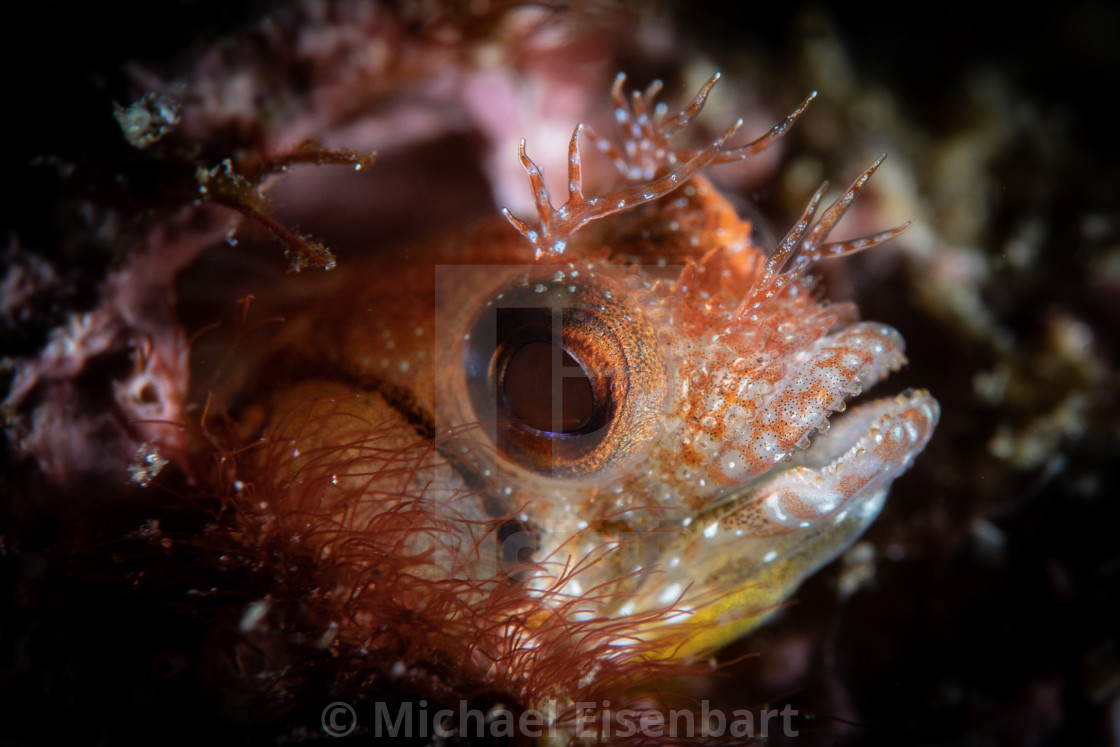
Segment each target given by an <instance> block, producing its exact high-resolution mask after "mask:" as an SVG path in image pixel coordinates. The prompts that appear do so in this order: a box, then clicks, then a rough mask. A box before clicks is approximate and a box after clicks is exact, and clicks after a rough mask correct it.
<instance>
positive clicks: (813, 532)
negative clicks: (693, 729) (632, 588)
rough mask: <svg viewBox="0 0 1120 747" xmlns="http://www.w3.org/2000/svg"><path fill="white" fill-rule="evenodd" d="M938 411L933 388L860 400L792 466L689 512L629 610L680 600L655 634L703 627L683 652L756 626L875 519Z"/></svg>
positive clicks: (710, 645) (707, 646)
mask: <svg viewBox="0 0 1120 747" xmlns="http://www.w3.org/2000/svg"><path fill="white" fill-rule="evenodd" d="M939 415H940V409H939V407H938V404H937V401H936V400H935V399H933V397H931V396H930V394H929V393H928V392H927V391H925V390H918V391H913V392H908V393H904V394H901V395H898V396H896V397H891V398H884V399H878V400H874V401H872V402H869V403H866V404H863V405H861V406H859V407H856V408H853V409H852V410H851V411H850V412H848V413H846V414H845V415H844V416H842V417H840V418H838V419H837V422H836V425H834V426H833V427H832V428H831V429H830V431H829V432H828V433H826V434H822V435H820V436H818V437H817V439H816V441H815V443H814V445H813V447H812V448H811V449H808V450H806V451H804V452H802V453H801V454H799V455H798V457H797V458H795V459H794V460H793V466H791V467H790V468H788V469H785V470H781V471H778V472H776V473H775V474H773V475H772V476H769V477H767V478H763V479H762V480H760V481H759V482H758V484H756V485H752V486H749V487H746V488H744V489H742V490H739V491H737V492H736V493H734V494H732V495H731V496H730V497H728V498H726V499H725V500H723V501H721V502H720V503H719V504H718V505H716V506H713V507H711V508H710V509H708V510H706V511H704V512H702V513H700V514H699V515H697V516H695V517H694V518H692V519H691V520H689V521H688V522H687V526H686V527H685V528H684V529H683V531H682V532H680V533H679V534H678V536H677V537H676V538H675V539H674V540H672V541H671V542H669V543H668V545H667V547H665V548H664V549H663V550H661V551H660V552H659V553H658V555H659V558H660V560H659V562H658V563H657V565H656V566H654V567H651V568H650V569H649V570H650V573H649V574H648V575H647V576H646V578H645V580H644V581H643V583H642V584H641V586H640V587H639V588H638V589H637V591H636V593H635V595H634V597H633V598H631V599H628V600H627V601H626V602H625V603H624V604H623V605H621V607H622V609H623V611H624V612H625V613H627V614H640V613H643V612H646V611H648V610H650V609H654V608H657V607H658V606H665V605H666V604H674V605H675V606H676V608H677V610H678V612H679V614H677V615H674V616H671V617H670V618H669V619H668V620H667V621H666V622H665V623H662V624H661V625H660V626H658V627H656V628H655V629H653V630H651V631H650V632H649V635H651V636H652V637H657V636H658V635H661V634H663V633H664V632H665V631H666V630H667V629H669V628H672V627H676V626H678V625H680V626H686V627H688V628H691V629H694V633H693V635H691V636H689V637H688V638H687V639H686V640H687V641H688V643H687V645H686V646H685V648H684V649H681V648H679V647H678V648H677V654H678V655H684V654H686V653H691V652H699V651H703V650H707V649H712V648H714V647H716V646H718V645H720V644H722V643H726V642H728V641H730V640H734V639H735V638H736V637H738V636H740V635H742V634H744V633H746V632H748V631H749V630H751V629H752V628H754V627H756V626H757V625H758V624H760V623H761V622H763V621H764V620H765V619H766V618H767V617H768V616H769V615H770V614H771V613H773V612H774V611H775V610H776V609H777V608H778V607H779V605H780V604H781V603H782V602H783V601H784V600H785V599H786V598H788V597H789V595H790V594H791V593H792V592H793V591H794V590H795V589H796V588H797V587H798V586H799V585H800V584H801V582H802V581H803V580H804V579H805V578H807V577H808V576H810V575H812V574H813V573H814V572H816V571H817V570H818V569H819V568H820V567H821V566H823V565H825V564H827V563H828V562H830V561H831V560H833V559H834V558H835V557H836V556H837V555H839V554H840V553H841V552H843V551H844V550H846V549H847V548H848V547H849V546H850V545H851V544H852V543H853V542H855V540H856V539H857V538H858V537H859V536H860V535H861V534H862V533H863V532H864V530H865V529H867V527H868V526H870V524H871V523H872V522H873V521H874V520H875V518H876V517H877V516H878V515H879V511H880V509H881V508H882V506H883V504H884V502H885V500H886V496H887V493H888V491H889V490H890V486H891V483H892V482H893V481H894V480H895V479H896V478H897V477H898V476H899V475H901V474H902V473H903V472H905V471H906V470H907V469H909V467H910V465H911V463H912V462H913V460H914V458H915V456H916V455H917V454H918V453H920V452H921V451H922V449H923V448H925V445H926V443H927V442H928V441H929V438H930V436H931V435H932V434H933V430H934V427H935V426H936V425H937V421H938V417H939ZM676 589H679V590H681V591H680V593H679V594H674V593H673V590H676ZM667 590H668V592H669V593H667ZM685 590H687V593H685Z"/></svg>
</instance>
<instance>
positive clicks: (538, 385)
mask: <svg viewBox="0 0 1120 747" xmlns="http://www.w3.org/2000/svg"><path fill="white" fill-rule="evenodd" d="M502 391H503V392H504V393H505V397H506V402H508V403H509V407H510V410H512V411H513V415H514V417H516V418H517V419H518V420H521V421H522V422H524V423H525V424H526V425H528V426H529V427H531V428H536V429H537V430H539V431H548V432H550V433H574V432H576V431H579V430H580V429H582V428H583V427H584V426H586V425H587V424H588V423H589V422H590V421H591V416H592V415H593V414H594V412H595V402H594V396H593V395H592V393H591V380H590V379H589V378H587V374H586V373H584V370H583V368H582V367H581V366H580V365H579V363H578V362H576V359H575V358H573V357H572V356H570V355H568V353H566V352H565V351H564V350H563V349H561V348H558V347H556V346H555V345H552V344H550V343H547V342H527V343H525V344H524V345H522V346H521V347H519V348H518V349H517V350H515V351H514V352H513V354H512V355H511V356H510V357H509V361H508V362H507V363H506V369H505V375H504V377H503V379H502Z"/></svg>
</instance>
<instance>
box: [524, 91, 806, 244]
mask: <svg viewBox="0 0 1120 747" xmlns="http://www.w3.org/2000/svg"><path fill="white" fill-rule="evenodd" d="M718 80H719V73H716V74H715V75H713V76H712V77H711V78H709V79H708V81H707V82H706V83H705V84H704V85H703V86H702V87H701V88H700V90H699V92H697V94H696V96H695V97H694V98H693V100H692V103H690V104H689V105H688V106H687V107H685V108H684V109H682V110H681V111H679V112H678V113H676V114H674V115H673V116H668V114H667V112H668V109H667V108H666V107H665V106H664V104H658V105H656V106H654V103H653V100H654V98H655V97H656V96H657V94H658V93H659V92H660V90H661V87H662V84H661V81H659V80H655V81H653V83H651V84H650V85H649V87H648V88H647V89H646V91H645V93H639V92H638V91H634V92H633V94H632V95H631V100H630V101H629V102H627V101H626V99H625V97H624V96H623V93H622V86H623V85H624V84H625V82H626V75H625V74H624V73H619V74H618V76H617V77H616V78H615V81H614V86H613V87H612V89H611V99H612V101H613V102H614V105H615V123H616V124H617V126H618V130H619V132H620V134H621V135H622V139H623V143H624V146H623V150H621V151H620V150H618V149H617V148H616V147H615V146H614V144H613V143H611V142H610V141H609V140H606V139H605V138H602V137H600V136H598V135H596V134H594V133H593V132H591V131H590V130H589V131H588V136H589V137H591V139H592V141H593V142H594V143H595V145H596V147H597V148H598V150H600V151H602V152H604V153H606V154H607V155H608V156H609V157H610V158H611V159H612V160H613V161H614V163H615V166H616V167H617V168H618V170H619V171H620V172H622V175H623V176H624V177H626V178H627V179H628V180H630V181H641V182H642V183H640V184H637V185H635V186H632V187H628V188H625V189H621V190H618V191H616V192H611V193H610V194H606V195H602V196H600V197H592V198H590V199H587V198H585V197H584V196H583V193H582V176H581V168H580V151H579V135H580V132H582V130H583V125H582V124H580V125H578V126H576V128H575V131H574V132H573V133H572V139H571V141H570V142H569V144H568V201H567V202H566V203H564V204H563V205H561V206H560V207H559V208H554V207H553V206H552V200H551V198H550V196H549V193H548V189H547V188H546V187H545V185H544V179H543V178H542V177H541V171H540V167H538V166H537V164H535V163H534V162H533V161H532V160H531V159H530V158H529V157H528V156H527V155H526V153H525V141H524V140H522V141H521V148H520V158H521V165H522V167H523V168H524V169H525V173H526V174H527V175H528V176H529V183H530V185H531V188H532V190H533V199H534V201H535V202H536V205H537V213H538V215H539V216H540V221H541V225H540V228H539V229H536V228H533V227H532V226H530V225H529V224H528V223H526V222H525V221H522V220H520V219H519V218H517V217H515V216H514V215H513V214H512V213H510V212H509V210H506V209H503V210H502V214H503V215H505V217H506V218H507V219H508V220H509V222H510V223H512V224H513V226H514V227H515V228H516V229H517V230H518V231H520V232H521V235H522V236H524V237H525V238H526V239H528V240H529V243H531V244H532V245H533V249H534V250H535V257H536V259H538V260H540V259H542V258H545V257H553V258H556V257H559V256H560V255H562V254H563V253H564V249H565V248H566V247H567V245H568V241H569V239H570V237H571V235H572V234H573V233H575V232H576V231H577V230H578V229H579V227H580V226H582V225H583V224H585V223H587V222H588V221H592V220H595V219H597V218H602V217H604V216H607V215H610V214H612V213H616V212H618V211H619V210H625V209H627V208H631V207H634V206H636V205H641V204H642V203H646V202H649V201H651V200H656V199H657V198H659V197H663V196H665V195H667V194H669V193H670V192H672V191H673V190H675V189H676V188H677V187H679V186H680V185H682V184H684V183H685V182H686V181H688V180H689V179H690V178H692V176H693V175H695V174H696V173H697V172H699V171H700V169H702V168H704V167H705V166H707V165H709V164H712V163H732V162H735V161H743V160H746V159H748V158H750V157H752V156H754V155H757V154H758V153H761V152H762V151H764V150H766V149H767V148H769V147H770V146H771V145H772V144H773V143H774V142H776V141H777V140H778V139H779V138H781V137H782V136H783V135H785V134H786V132H787V131H788V130H789V128H790V127H792V126H793V123H794V122H795V121H797V118H798V117H799V116H801V113H802V112H804V111H805V108H806V107H807V106H808V105H809V102H810V101H812V100H813V98H814V97H816V95H817V93H816V91H814V92H813V93H811V94H810V95H809V96H808V97H807V98H806V99H805V100H804V101H802V102H801V104H799V105H798V107H797V108H796V109H794V110H793V111H792V112H790V113H789V114H788V115H787V116H786V117H785V118H784V119H783V120H782V121H781V122H779V123H778V124H776V125H774V126H773V127H772V128H771V129H770V131H769V132H767V133H766V134H765V135H763V136H762V137H760V138H758V139H756V140H753V141H751V142H749V143H747V144H746V145H743V146H740V147H738V148H729V149H725V148H724V144H725V143H726V142H727V141H728V140H729V139H730V138H731V137H732V136H733V135H734V134H735V133H736V131H738V129H739V128H740V127H741V126H742V124H743V120H742V119H739V120H738V121H737V122H735V124H733V125H732V126H731V127H730V128H728V129H727V131H726V132H724V134H723V135H722V136H720V138H719V139H717V140H716V141H715V142H713V143H712V144H711V145H709V146H708V147H707V148H705V149H703V150H699V151H696V150H687V149H682V148H674V147H673V146H672V145H670V143H669V138H670V137H672V136H673V135H674V134H676V133H677V132H678V131H680V130H681V129H682V128H684V126H685V125H686V124H688V123H689V122H690V121H691V120H692V119H693V117H695V116H696V115H697V114H699V113H700V110H701V109H703V108H704V102H705V101H706V100H707V97H708V92H709V91H711V89H712V87H713V86H714V85H715V84H716V82H717V81H718ZM673 169H675V170H673ZM670 170H671V171H670ZM666 172H668V173H666Z"/></svg>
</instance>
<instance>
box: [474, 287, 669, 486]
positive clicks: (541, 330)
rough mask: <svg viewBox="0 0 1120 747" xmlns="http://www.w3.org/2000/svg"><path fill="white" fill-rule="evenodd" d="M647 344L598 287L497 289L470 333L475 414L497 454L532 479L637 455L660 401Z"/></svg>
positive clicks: (655, 358) (636, 322)
mask: <svg viewBox="0 0 1120 747" xmlns="http://www.w3.org/2000/svg"><path fill="white" fill-rule="evenodd" d="M654 341H655V335H654V333H653V330H652V328H651V327H650V325H649V323H648V321H646V320H645V318H644V317H643V316H641V315H640V313H627V312H626V310H625V307H624V306H623V304H622V303H621V302H620V301H619V300H618V295H617V294H612V293H611V292H610V290H609V289H608V288H606V287H604V286H603V285H602V284H601V283H599V282H597V281H592V280H582V279H581V280H580V281H578V282H574V281H573V280H571V279H568V280H565V281H563V282H561V281H558V280H556V279H555V278H545V277H538V276H536V275H535V274H534V273H529V275H528V276H523V277H522V278H520V279H519V280H517V281H514V282H513V283H511V284H509V285H507V286H504V287H502V288H500V289H498V291H496V292H495V293H494V294H493V296H492V297H491V300H490V302H489V303H487V304H484V310H483V311H482V313H481V314H480V316H479V317H478V319H477V320H475V322H474V324H473V326H471V328H470V334H469V335H468V336H467V342H466V343H465V348H464V358H463V361H464V370H465V373H466V383H467V393H468V395H469V399H470V402H471V406H472V409H473V410H474V415H475V417H476V418H477V421H478V422H480V423H483V424H486V425H489V426H490V433H491V437H492V439H493V441H494V444H495V446H496V447H497V449H498V452H499V453H500V454H501V455H502V456H504V457H505V458H506V459H508V460H510V461H511V462H514V463H515V464H518V465H520V466H521V467H524V468H526V469H529V470H531V471H533V472H536V473H539V474H545V475H549V476H552V477H559V478H574V477H581V476H585V475H590V474H593V473H599V472H601V471H603V470H605V469H608V468H613V467H616V466H618V465H620V464H622V463H623V462H628V461H629V460H630V459H631V458H639V457H640V456H641V455H642V454H644V450H643V449H642V448H641V447H642V446H643V445H645V444H646V443H647V441H649V440H651V439H652V435H653V433H654V432H655V430H656V429H657V428H658V423H659V417H660V413H661V405H662V403H663V402H664V398H665V381H666V378H667V376H666V369H665V363H664V356H663V355H662V353H661V351H660V349H659V348H658V346H657V345H656V344H655V342H654Z"/></svg>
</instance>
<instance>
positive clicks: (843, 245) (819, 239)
mask: <svg viewBox="0 0 1120 747" xmlns="http://www.w3.org/2000/svg"><path fill="white" fill-rule="evenodd" d="M885 158H886V155H885V154H884V155H882V156H880V157H879V158H878V159H877V160H876V161H875V163H873V164H871V167H870V168H868V169H867V171H865V172H863V174H861V175H860V177H859V178H858V179H856V180H855V181H854V182H852V186H850V187H848V189H847V191H845V192H844V194H842V195H840V197H838V198H837V199H836V201H835V202H834V203H832V204H831V205H829V207H828V209H827V210H825V212H824V215H822V216H821V219H820V220H819V221H817V223H816V225H815V226H813V229H812V230H811V231H809V234H808V236H806V235H805V232H806V230H808V228H809V224H810V222H811V221H812V220H813V215H814V214H815V213H816V212H817V206H818V205H820V202H821V198H822V197H823V196H824V193H825V190H827V189H828V182H825V183H824V184H822V185H821V186H820V187H819V188H818V189H817V191H816V192H815V193H814V194H813V197H812V199H810V200H809V204H808V205H807V206H806V207H805V210H804V212H803V213H802V214H801V218H800V219H798V221H797V223H796V224H794V226H793V228H791V229H790V230H789V233H787V234H786V236H785V238H784V239H782V242H781V243H780V244H779V245H778V248H777V249H776V250H775V251H774V253H773V254H771V255H770V256H769V257H768V258H767V260H766V265H765V267H763V270H762V274H761V275H760V276H759V278H758V279H757V280H756V281H755V283H754V285H753V286H752V287H751V290H750V292H749V293H748V294H747V297H746V298H745V299H744V300H743V303H742V305H741V306H740V307H739V310H738V312H737V313H736V317H738V318H743V317H745V316H747V315H749V314H750V313H751V310H752V309H757V308H758V307H759V306H761V305H762V303H763V302H765V301H766V300H767V299H768V298H773V297H774V296H775V295H776V294H778V293H780V292H781V290H782V288H784V287H786V286H788V285H790V284H791V283H793V282H794V281H796V280H797V279H798V278H800V277H801V276H802V275H803V274H804V273H805V270H806V269H808V267H809V266H810V265H811V264H813V263H814V262H816V261H818V260H820V259H823V258H825V257H842V256H845V255H849V254H855V253H856V252H861V251H863V250H864V249H870V248H872V247H875V246H879V244H882V243H883V242H885V241H889V240H890V239H893V238H894V237H895V236H898V235H899V234H901V233H902V232H903V231H905V230H906V229H907V228H909V227H910V223H909V222H907V223H904V224H902V225H901V226H897V227H895V228H891V229H888V230H886V231H880V232H878V233H875V234H872V235H870V236H863V237H860V238H858V239H850V240H848V241H837V242H833V243H831V244H825V243H824V241H825V239H827V238H828V234H829V233H830V232H831V231H832V229H833V227H834V226H835V225H836V224H837V223H838V222H840V219H841V218H842V217H844V213H846V212H847V211H848V208H849V207H851V205H852V203H853V202H854V201H855V198H856V196H857V195H858V194H859V193H860V190H862V189H863V188H864V186H866V184H867V181H868V179H870V178H871V175H872V174H874V173H875V170H876V169H878V168H879V165H880V164H881V163H883V159H885ZM791 259H792V260H793V262H792V265H791V266H790V268H789V269H788V270H786V271H785V272H783V271H782V268H784V267H785V266H786V265H787V264H788V263H790V260H791Z"/></svg>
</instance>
